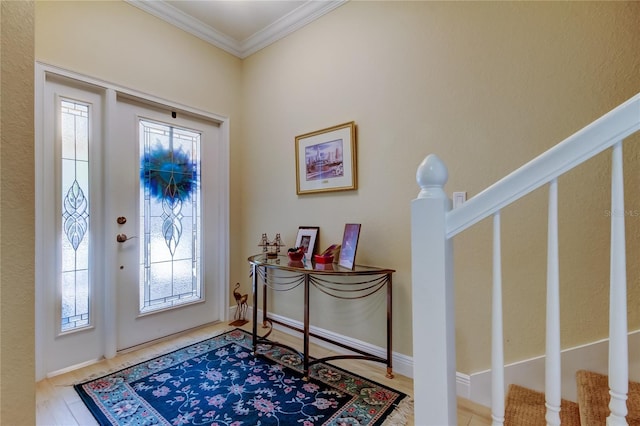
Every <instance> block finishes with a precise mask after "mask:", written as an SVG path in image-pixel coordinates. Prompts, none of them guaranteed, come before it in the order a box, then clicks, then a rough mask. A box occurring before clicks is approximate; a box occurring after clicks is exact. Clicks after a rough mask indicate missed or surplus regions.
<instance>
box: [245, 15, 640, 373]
mask: <svg viewBox="0 0 640 426" xmlns="http://www.w3.org/2000/svg"><path fill="white" fill-rule="evenodd" d="M639 21H640V4H638V3H633V4H631V3H617V2H616V3H550V2H544V3H525V2H507V3H505V2H500V3H490V2H474V3H468V2H443V3H440V2H349V3H347V4H345V5H344V6H342V7H340V8H338V9H337V10H335V11H334V12H332V13H330V14H329V15H327V16H325V17H323V18H321V19H320V20H318V21H316V22H314V23H312V24H310V25H308V26H306V27H305V28H303V29H302V30H300V31H297V32H296V33H294V34H292V35H290V36H288V37H287V38H285V39H284V40H281V41H279V42H278V43H276V44H274V45H272V46H270V47H268V48H266V49H264V50H262V51H260V52H258V53H256V54H254V55H252V56H251V57H249V58H248V59H246V60H245V63H244V77H243V90H244V92H243V112H244V120H245V123H246V126H244V127H243V129H242V131H243V138H242V139H243V144H242V146H241V147H240V149H239V152H238V155H240V156H241V157H242V163H241V164H240V166H241V168H242V173H241V174H240V176H241V177H242V179H243V183H242V185H241V186H242V188H243V191H242V193H241V195H240V197H241V203H240V204H241V205H242V207H243V208H242V210H240V211H238V212H237V214H239V215H240V217H241V219H240V221H241V223H243V225H244V226H243V233H242V242H243V244H242V246H241V247H240V252H239V253H236V255H238V257H246V256H248V255H249V254H251V253H254V252H256V247H255V244H256V241H257V239H258V237H259V235H260V233H262V232H268V233H269V234H270V235H272V234H274V233H275V232H281V233H282V235H283V237H284V238H285V241H286V242H288V243H289V244H290V245H292V244H293V241H294V238H295V235H296V229H297V226H298V225H316V226H320V229H321V231H320V234H321V243H320V245H321V247H326V246H328V245H329V244H330V243H334V242H340V239H341V236H342V230H343V226H344V224H345V223H349V222H358V223H362V234H361V239H360V245H359V248H358V259H357V260H358V263H363V264H373V265H379V266H385V267H390V268H394V269H396V270H397V273H396V274H395V276H394V286H395V288H394V321H395V327H394V345H395V349H396V350H397V351H399V352H401V353H404V354H408V355H410V354H411V336H412V334H411V333H412V330H411V309H410V308H409V307H410V305H411V269H410V268H411V264H410V226H409V225H410V220H409V218H410V210H409V207H410V201H411V200H412V199H413V198H415V197H416V195H417V193H418V188H417V185H416V183H415V172H416V167H417V166H418V164H419V163H420V161H421V160H422V159H423V158H424V157H425V156H426V155H427V154H429V153H437V154H438V155H439V156H440V157H441V158H442V159H443V160H444V162H445V163H446V164H447V165H448V166H449V174H450V179H449V183H448V185H447V187H446V189H447V191H448V192H449V193H451V192H452V191H463V190H464V191H467V192H468V193H469V195H470V196H472V195H474V194H476V193H477V192H479V191H480V190H481V189H483V188H485V187H486V186H488V185H490V184H491V183H493V182H494V181H496V180H497V179H499V178H500V177H502V176H504V175H505V174H507V173H508V172H510V171H512V170H513V169H515V168H517V167H518V166H520V165H522V164H523V163H524V162H526V161H528V160H530V159H531V158H533V157H534V156H535V155H537V154H539V153H541V152H543V151H544V150H545V149H547V148H549V147H550V146H552V145H553V144H555V143H557V142H559V141H560V140H562V139H563V138H565V137H567V136H569V135H570V134H571V133H573V132H574V131H576V130H578V129H580V128H581V127H583V126H584V125H586V124H587V123H589V122H590V121H591V120H593V119H595V118H597V117H598V116H599V115H601V114H603V113H605V112H606V111H608V110H609V109H611V108H613V107H614V106H616V105H617V104H619V103H621V102H623V101H624V100H626V99H627V98H629V97H631V96H632V95H634V94H635V93H637V92H639V91H640V79H638V75H639V74H638V71H639V70H640V68H639V67H640V60H639V55H638V54H637V52H639V51H640V35H639V32H638V27H637V25H638V22H639ZM349 120H355V122H356V123H357V125H358V163H359V189H358V190H357V191H351V192H344V193H327V194H318V195H305V196H297V195H296V192H295V166H294V138H295V136H296V135H299V134H302V133H306V132H309V131H313V130H317V129H322V128H325V127H328V126H332V125H335V124H339V123H342V122H345V121H349ZM633 151H634V152H636V151H637V149H636V150H633ZM627 154H628V155H629V154H630V153H629V150H627ZM608 156H609V154H605V155H603V156H602V158H598V159H595V160H593V161H591V162H589V163H588V165H585V166H583V167H580V168H579V169H577V170H576V171H574V172H571V173H569V174H568V175H567V176H564V177H562V178H561V179H560V194H561V196H562V197H564V198H563V200H562V202H561V210H560V218H561V221H562V222H563V223H564V224H567V225H568V227H569V228H572V230H574V231H576V232H577V233H578V234H577V235H576V236H573V237H569V236H567V235H566V234H565V232H562V234H561V247H560V249H561V256H562V262H563V263H562V266H561V280H562V281H563V282H562V287H563V290H562V308H563V311H562V312H563V313H562V343H563V346H564V347H567V346H574V345H577V344H580V343H585V342H590V341H593V340H595V339H598V338H602V337H604V336H605V335H606V333H607V332H606V328H607V320H606V315H607V311H608V308H607V306H606V302H604V303H603V301H602V299H601V297H602V296H603V295H606V293H607V284H606V282H607V279H608V260H607V259H608V254H607V253H608V252H607V251H606V249H604V250H603V249H600V248H599V247H597V246H596V243H605V244H608V243H607V241H608V233H609V230H608V220H607V218H606V217H605V214H604V210H605V209H607V205H608V200H607V197H608V191H609V189H608V185H609V178H608V175H607V173H608V165H607V161H608ZM631 157H632V158H633V157H635V154H634V153H631ZM633 167H635V168H636V169H637V166H633ZM628 172H629V171H628ZM633 176H634V174H633V173H628V178H629V182H628V183H629V184H630V185H634V186H637V184H636V182H637V180H636V179H635V178H634V177H633ZM633 192H634V191H633V190H632V187H631V190H630V191H629V193H630V197H631V198H630V199H628V200H627V203H628V205H629V206H631V208H634V207H635V208H638V207H640V206H639V205H638V198H637V196H636V195H634V194H633ZM545 197H546V191H543V190H540V191H537V192H536V193H534V194H532V195H530V196H528V197H526V198H525V199H524V200H523V201H522V202H521V203H520V204H519V205H518V206H515V207H509V208H507V209H506V210H505V212H504V214H503V250H504V252H505V261H506V262H508V263H507V264H506V265H505V266H504V282H505V284H504V285H505V291H504V293H505V298H504V303H505V313H504V320H505V324H506V328H505V339H506V342H505V351H506V359H507V361H514V360H519V359H523V358H528V357H531V356H534V355H540V354H542V353H544V349H543V344H544V334H543V327H544V282H545V274H546V272H545V262H546V238H545V236H544V234H545V233H546V201H545ZM485 222H486V221H485ZM629 222H630V223H629V227H630V235H632V236H633V235H637V231H636V230H637V229H638V226H637V222H638V218H632V219H630V220H629ZM488 225H489V224H488V223H482V224H481V225H480V226H479V228H478V229H477V230H472V231H468V232H466V233H464V234H462V235H461V236H460V237H457V238H456V241H455V246H456V248H457V249H458V255H459V256H458V258H457V259H456V264H455V275H456V279H457V281H456V304H457V309H458V313H457V316H456V321H457V324H456V329H457V344H458V371H461V372H465V373H472V372H476V371H479V370H483V369H485V368H488V367H489V365H490V363H489V343H488V342H489V330H490V311H489V307H490V288H491V275H490V268H491V259H490V258H489V256H488V252H490V242H491V239H490V229H489V226H488ZM635 240H637V238H635ZM638 254H640V253H638V243H637V242H635V241H631V247H630V256H631V257H630V259H631V260H630V262H629V264H630V265H629V272H630V279H629V282H630V283H632V284H633V283H636V282H637V281H638V278H639V276H638V273H637V272H638V271H637V267H636V266H635V262H634V261H633V259H636V258H637V256H638ZM418 266H419V265H418ZM636 288H637V286H635V285H630V289H631V290H630V291H631V293H632V296H633V297H634V299H633V300H635V303H634V304H631V307H630V311H631V312H630V323H631V325H632V327H633V328H638V326H639V325H640V324H639V323H640V318H639V317H638V313H637V312H636V311H637V309H634V306H637V300H640V299H639V297H640V294H638V290H637V289H636ZM296 297H299V295H296ZM279 299H280V301H282V303H274V307H275V308H276V309H277V310H278V312H281V313H283V314H286V315H292V316H295V312H294V307H295V305H296V303H299V300H300V299H299V298H298V299H295V298H294V297H286V296H285V295H282V296H279ZM314 300H315V306H314V309H315V313H316V317H315V318H316V321H317V323H318V324H319V325H321V326H326V327H328V328H331V329H335V330H337V331H339V332H346V333H350V334H351V335H353V336H354V337H357V338H361V339H364V340H366V341H369V342H372V343H374V344H380V345H382V344H384V341H383V336H382V335H381V333H380V330H379V329H376V328H374V327H372V325H376V326H377V325H378V324H379V323H377V322H376V321H377V320H376V318H378V317H379V316H380V315H381V314H383V311H382V306H381V304H380V303H376V302H371V303H370V304H366V303H360V304H356V305H354V306H353V307H348V306H345V305H344V304H338V303H337V302H334V301H327V300H321V297H317V298H315V299H314ZM349 309H351V311H352V312H347V310H349ZM414 331H415V332H416V333H420V328H419V327H418V329H416V330H414Z"/></svg>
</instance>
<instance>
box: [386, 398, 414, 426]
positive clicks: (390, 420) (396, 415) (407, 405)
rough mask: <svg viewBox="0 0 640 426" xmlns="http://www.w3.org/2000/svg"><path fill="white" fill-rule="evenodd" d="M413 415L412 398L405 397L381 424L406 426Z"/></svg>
mask: <svg viewBox="0 0 640 426" xmlns="http://www.w3.org/2000/svg"><path fill="white" fill-rule="evenodd" d="M411 415H413V399H411V398H409V397H407V398H404V399H403V400H402V401H400V404H398V406H397V407H396V408H395V409H394V410H393V411H392V412H391V414H389V416H388V417H387V418H386V420H385V421H384V423H382V426H406V425H407V424H408V423H409V416H411Z"/></svg>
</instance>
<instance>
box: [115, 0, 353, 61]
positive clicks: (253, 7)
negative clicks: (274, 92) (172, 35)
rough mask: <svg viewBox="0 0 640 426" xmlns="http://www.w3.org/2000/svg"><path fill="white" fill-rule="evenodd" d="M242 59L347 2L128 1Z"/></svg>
mask: <svg viewBox="0 0 640 426" xmlns="http://www.w3.org/2000/svg"><path fill="white" fill-rule="evenodd" d="M126 1H127V2H128V3H129V4H131V5H133V6H136V7H138V8H140V9H142V10H144V11H146V12H148V13H151V14H152V15H154V16H156V17H158V18H160V19H163V20H164V21H166V22H168V23H170V24H172V25H175V26H176V27H178V28H181V29H183V30H185V31H187V32H189V33H191V34H193V35H195V36H196V37H199V38H201V39H202V40H205V41H206V42H209V43H211V44H213V45H214V46H217V47H219V48H221V49H223V50H226V51H227V52H229V53H231V54H232V55H235V56H237V57H239V58H246V57H247V56H249V55H251V54H252V53H255V52H257V51H258V50H260V49H262V48H264V47H266V46H268V45H270V44H271V43H274V42H276V41H278V40H280V39H281V38H283V37H284V36H286V35H287V34H290V33H292V32H293V31H296V30H297V29H299V28H302V27H303V26H305V25H307V24H308V23H310V22H312V21H314V20H316V19H318V18H319V17H321V16H322V15H324V14H326V13H328V12H330V11H332V10H333V9H335V8H337V7H338V6H341V5H342V4H344V3H345V2H346V1H347V0H300V1H297V0H126Z"/></svg>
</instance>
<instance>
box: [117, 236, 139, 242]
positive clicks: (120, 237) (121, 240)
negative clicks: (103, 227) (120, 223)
mask: <svg viewBox="0 0 640 426" xmlns="http://www.w3.org/2000/svg"><path fill="white" fill-rule="evenodd" d="M132 238H137V237H136V236H135V235H134V236H133V237H127V234H118V235H116V241H117V242H119V243H124V242H125V241H127V240H130V239H132Z"/></svg>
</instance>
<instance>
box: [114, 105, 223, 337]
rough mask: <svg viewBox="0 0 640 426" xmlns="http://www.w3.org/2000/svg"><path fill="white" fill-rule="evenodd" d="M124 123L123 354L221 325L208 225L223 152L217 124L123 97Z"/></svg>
mask: <svg viewBox="0 0 640 426" xmlns="http://www.w3.org/2000/svg"><path fill="white" fill-rule="evenodd" d="M173 115H175V117H173ZM116 121H117V122H118V123H119V124H118V126H117V127H116V128H114V134H113V138H114V143H113V144H112V145H110V147H109V149H110V151H111V152H110V153H109V155H110V157H111V158H113V159H116V158H117V161H116V163H115V164H114V169H115V170H114V171H116V173H109V174H108V176H109V180H110V187H111V189H112V190H111V193H112V194H113V195H114V196H115V198H114V199H111V200H110V204H111V207H110V211H111V212H112V213H111V217H108V218H107V220H111V221H113V222H114V223H118V218H121V219H120V221H121V222H122V221H123V219H122V218H126V219H125V220H126V223H124V224H119V223H118V225H117V228H118V231H117V234H116V235H111V236H108V238H112V241H113V242H114V245H115V246H116V250H117V256H116V257H117V265H118V266H117V268H118V270H117V275H116V276H117V280H116V281H117V300H118V306H117V312H118V315H117V327H118V328H117V330H118V339H117V347H118V349H125V348H128V347H131V346H134V345H137V344H140V343H144V342H147V341H150V340H153V339H157V338H160V337H163V336H167V335H170V334H173V333H176V332H179V331H183V330H186V329H189V328H192V327H196V326H198V325H201V324H204V323H207V322H211V321H214V320H218V319H220V312H218V307H219V303H218V300H216V298H215V297H214V296H213V295H215V293H216V289H215V287H213V284H214V282H215V275H214V273H215V271H217V270H219V268H220V265H219V264H218V258H219V256H220V254H221V253H217V252H216V251H217V246H216V244H215V242H216V239H217V238H219V236H216V232H215V229H211V228H210V227H209V226H208V225H210V224H215V223H217V222H218V221H219V217H218V214H219V210H218V209H217V207H216V204H215V203H214V202H212V201H213V200H215V199H216V194H215V189H216V188H217V182H216V178H217V177H216V170H217V168H218V167H217V162H218V161H219V160H218V159H219V157H220V154H219V150H218V147H219V141H218V127H217V126H214V125H213V124H212V123H207V122H205V121H203V120H198V119H196V118H193V117H188V116H183V114H177V113H176V114H172V111H170V110H166V109H158V108H153V107H151V106H148V105H144V104H141V103H139V102H136V101H132V100H129V99H126V98H119V99H118V103H117V115H116ZM115 189H117V190H116V191H114V190H115ZM125 236H126V237H125ZM207 296H208V297H207Z"/></svg>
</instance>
